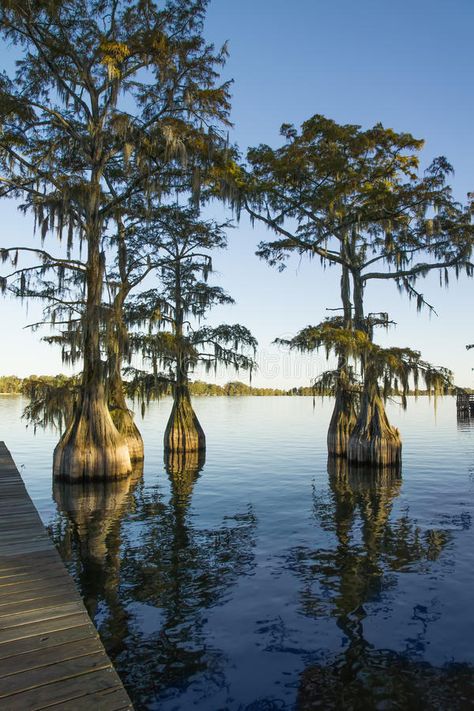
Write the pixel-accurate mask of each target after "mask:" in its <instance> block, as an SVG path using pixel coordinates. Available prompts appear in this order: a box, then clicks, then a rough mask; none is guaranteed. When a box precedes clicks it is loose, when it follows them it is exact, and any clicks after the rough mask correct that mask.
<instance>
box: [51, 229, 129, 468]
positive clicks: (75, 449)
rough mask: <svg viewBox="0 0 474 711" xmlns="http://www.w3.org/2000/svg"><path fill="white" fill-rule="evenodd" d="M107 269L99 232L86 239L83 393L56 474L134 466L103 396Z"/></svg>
mask: <svg viewBox="0 0 474 711" xmlns="http://www.w3.org/2000/svg"><path fill="white" fill-rule="evenodd" d="M103 274H104V256H103V255H102V254H101V252H100V233H99V232H98V231H95V232H93V233H92V234H90V235H89V239H88V261H87V276H86V287H87V298H86V307H85V314H84V323H83V338H84V369H83V375H82V386H81V396H80V399H79V403H78V406H77V407H76V411H75V414H74V418H73V421H72V422H71V424H70V426H69V427H68V428H67V430H66V431H65V433H64V435H63V436H62V438H61V440H60V441H59V443H58V445H57V446H56V449H55V450H54V459H53V462H54V463H53V472H54V476H56V477H59V478H63V479H68V480H71V481H78V480H81V479H83V480H88V479H120V478H122V477H125V476H128V475H129V474H130V472H131V470H132V467H131V462H130V455H129V453H128V447H127V443H126V441H125V439H124V438H123V437H122V435H121V434H120V433H119V432H118V430H117V428H116V427H115V425H114V423H113V422H112V418H111V416H110V412H109V410H108V407H107V401H106V396H105V389H104V373H103V366H102V362H101V357H100V334H99V329H100V309H101V304H102V285H103Z"/></svg>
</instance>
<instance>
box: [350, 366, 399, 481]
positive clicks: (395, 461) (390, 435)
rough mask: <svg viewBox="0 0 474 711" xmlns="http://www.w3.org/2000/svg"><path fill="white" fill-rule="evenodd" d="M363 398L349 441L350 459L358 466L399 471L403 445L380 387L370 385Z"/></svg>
mask: <svg viewBox="0 0 474 711" xmlns="http://www.w3.org/2000/svg"><path fill="white" fill-rule="evenodd" d="M368 377H369V378H370V373H369V374H367V373H366V384H365V386H364V392H363V394H362V401H361V406H360V412H359V416H358V418H357V422H356V425H355V427H354V429H353V431H352V434H351V436H350V438H349V445H348V454H347V456H348V459H349V461H350V462H353V463H354V464H363V465H370V466H374V467H393V468H398V467H400V465H401V462H402V441H401V438H400V433H399V431H398V430H397V429H396V427H392V425H391V424H390V422H389V421H388V417H387V414H386V412H385V405H384V402H383V398H382V396H381V394H380V390H379V387H378V385H377V384H376V383H370V382H367V378H368Z"/></svg>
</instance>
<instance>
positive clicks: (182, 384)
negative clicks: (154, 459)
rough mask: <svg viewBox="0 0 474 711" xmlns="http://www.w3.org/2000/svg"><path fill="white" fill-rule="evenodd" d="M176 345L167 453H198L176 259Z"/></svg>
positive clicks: (200, 444)
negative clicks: (174, 380) (172, 400)
mask: <svg viewBox="0 0 474 711" xmlns="http://www.w3.org/2000/svg"><path fill="white" fill-rule="evenodd" d="M174 270H175V273H174V278H175V289H174V302H175V322H174V327H175V342H176V351H177V361H176V382H175V385H174V389H173V397H174V402H173V409H172V410H171V415H170V418H169V420H168V424H167V425H166V430H165V437H164V445H165V453H166V452H199V451H203V450H205V448H206V436H205V434H204V430H203V429H202V427H201V425H200V424H199V420H198V418H197V416H196V413H195V412H194V410H193V407H192V405H191V396H190V394H189V387H188V362H187V356H186V348H185V346H184V340H183V322H184V309H183V300H182V291H181V286H182V285H181V277H182V275H181V263H180V258H179V255H177V259H176V262H175V266H174Z"/></svg>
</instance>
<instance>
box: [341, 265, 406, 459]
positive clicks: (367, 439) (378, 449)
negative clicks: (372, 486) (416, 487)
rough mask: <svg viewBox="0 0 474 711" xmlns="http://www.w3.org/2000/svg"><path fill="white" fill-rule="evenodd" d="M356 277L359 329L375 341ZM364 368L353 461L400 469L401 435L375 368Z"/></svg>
mask: <svg viewBox="0 0 474 711" xmlns="http://www.w3.org/2000/svg"><path fill="white" fill-rule="evenodd" d="M352 276H353V282H354V310H355V326H356V328H358V329H359V330H363V331H365V332H366V333H367V334H368V336H369V338H370V340H372V329H371V327H370V325H369V324H368V323H367V320H366V319H365V318H364V285H363V282H362V279H361V277H360V272H359V271H357V270H354V271H353V272H352ZM363 367H364V371H365V374H364V390H363V393H362V399H361V404H360V411H359V415H358V418H357V422H356V424H355V427H354V429H353V431H352V434H351V436H350V439H349V445H348V458H349V461H351V462H353V463H354V464H366V465H368V466H371V467H372V466H373V467H399V466H400V465H401V461H402V441H401V438H400V433H399V431H398V430H397V429H396V427H392V425H391V424H390V422H389V421H388V417H387V413H386V412H385V405H384V402H383V398H382V396H381V394H380V389H379V387H378V384H377V374H376V373H374V371H373V366H372V365H371V363H370V362H365V363H363Z"/></svg>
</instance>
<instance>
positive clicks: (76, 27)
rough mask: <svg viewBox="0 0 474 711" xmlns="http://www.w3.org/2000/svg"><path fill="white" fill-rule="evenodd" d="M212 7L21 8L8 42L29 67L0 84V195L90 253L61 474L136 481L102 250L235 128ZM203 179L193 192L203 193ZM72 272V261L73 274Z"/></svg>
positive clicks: (2, 25) (10, 10) (44, 230)
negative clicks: (143, 204) (110, 385)
mask: <svg viewBox="0 0 474 711" xmlns="http://www.w3.org/2000/svg"><path fill="white" fill-rule="evenodd" d="M206 4H207V3H206V1H205V0H168V1H167V2H165V3H163V4H162V5H160V6H158V5H157V4H156V3H154V2H151V1H148V0H134V1H132V2H118V1H117V0H87V1H86V2H82V1H81V2H79V0H68V1H67V2H51V1H50V0H39V1H38V2H34V3H32V2H29V0H19V1H18V2H14V3H11V2H7V1H5V2H2V3H1V4H0V32H1V35H2V37H3V39H4V40H6V41H7V42H11V43H12V44H14V45H15V50H14V51H15V52H18V54H19V58H20V61H19V62H18V63H17V69H16V72H15V73H14V74H12V75H11V76H8V75H7V74H4V75H2V77H1V81H0V120H1V125H2V133H1V137H0V163H1V184H2V188H1V192H2V194H3V195H10V196H14V197H21V199H22V200H23V205H24V207H25V209H29V210H31V211H32V212H33V213H34V215H35V219H36V222H37V224H38V226H39V230H40V233H41V237H42V238H43V239H44V238H46V237H47V235H48V233H52V232H55V231H56V232H58V234H59V235H60V236H61V235H63V234H64V235H65V238H66V237H67V243H68V247H70V248H72V247H73V245H74V243H76V242H79V243H81V244H83V245H84V248H85V251H86V259H85V270H84V275H83V276H84V283H85V296H84V302H85V303H84V315H83V319H82V320H83V328H82V329H81V334H82V345H81V352H82V357H83V371H82V384H81V390H80V398H79V401H78V403H77V407H76V410H75V415H74V419H73V421H72V422H71V423H70V426H69V427H68V429H67V430H66V432H65V434H64V436H63V437H62V439H61V441H60V442H59V444H58V446H57V447H56V450H55V455H54V469H55V473H56V475H57V476H60V477H66V478H69V479H83V478H118V477H121V476H125V475H127V474H129V472H130V471H131V465H130V455H129V451H128V448H127V445H126V442H125V440H124V438H123V436H122V435H121V434H120V433H119V432H118V430H117V428H116V427H115V425H114V424H113V421H112V419H111V416H110V413H109V410H108V407H107V402H106V393H105V387H104V381H105V377H104V366H103V362H102V359H101V345H100V329H101V304H102V300H103V289H104V278H105V268H106V251H105V239H106V236H107V231H108V228H109V225H110V223H111V221H112V220H113V219H114V216H115V215H116V213H117V211H120V208H123V206H124V205H126V204H127V203H128V201H129V200H130V198H131V197H133V195H135V194H146V195H152V194H160V192H161V190H162V184H161V172H162V170H163V166H166V165H169V164H170V163H175V164H176V165H180V164H181V165H182V164H184V162H185V161H186V160H187V159H189V156H191V155H192V154H193V151H195V150H198V151H200V152H201V154H202V153H203V152H206V151H207V153H208V154H210V153H211V152H212V146H213V145H214V143H215V142H216V132H215V127H216V126H219V125H222V124H223V123H226V121H227V114H228V111H229V95H228V86H227V85H226V84H223V85H219V84H218V70H219V66H220V65H221V64H222V62H223V61H224V59H225V49H223V50H222V51H220V52H219V51H218V52H216V51H215V50H214V48H213V47H212V46H210V45H207V44H206V43H205V42H204V40H203V37H202V28H203V20H204V13H205V8H206ZM199 179H200V177H199V174H196V183H197V184H198V183H199ZM73 267H74V265H71V264H68V263H67V262H66V261H65V262H64V263H63V268H64V269H65V270H66V271H68V270H70V269H72V268H73Z"/></svg>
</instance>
